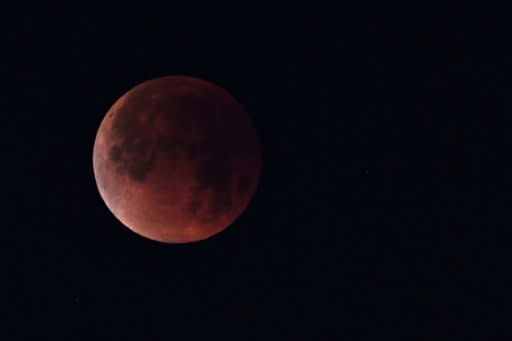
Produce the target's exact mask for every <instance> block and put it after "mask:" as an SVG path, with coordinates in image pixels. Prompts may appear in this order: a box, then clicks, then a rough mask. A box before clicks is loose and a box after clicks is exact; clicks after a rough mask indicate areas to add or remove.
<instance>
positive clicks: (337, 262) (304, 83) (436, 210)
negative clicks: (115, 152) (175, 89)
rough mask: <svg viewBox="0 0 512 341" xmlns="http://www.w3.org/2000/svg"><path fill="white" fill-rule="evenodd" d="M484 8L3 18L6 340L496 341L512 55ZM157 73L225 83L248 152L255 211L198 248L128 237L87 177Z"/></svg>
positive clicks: (293, 6) (164, 11) (183, 9)
mask: <svg viewBox="0 0 512 341" xmlns="http://www.w3.org/2000/svg"><path fill="white" fill-rule="evenodd" d="M498 13H500V10H499V9H498V8H493V7H491V6H489V5H487V6H483V5H481V6H471V5H469V4H465V5H464V6H461V7H457V6H453V8H434V7H432V6H420V5H418V4H416V3H415V4H414V5H410V6H408V7H407V6H393V5H392V4H389V3H387V2H386V3H385V4H384V3H383V4H380V5H375V4H370V3H367V4H364V5H363V4H361V5H359V6H356V5H346V4H332V5H331V6H324V5H321V4H320V3H314V2H313V3H309V4H307V5H306V4H304V5H302V4H300V3H295V2H294V3H291V2H290V3H283V2H273V3H269V4H263V3H260V2H251V3H248V2H244V1H239V2H233V3H228V2H220V1H210V2H201V3H199V2H192V1H191V2H188V1H184V2H177V3H174V4H168V5H159V6H156V5H147V4H145V3H144V2H140V3H138V4H131V3H125V4H122V5H120V4H118V5H110V4H107V3H106V2H105V3H104V4H103V5H101V6H96V7H93V6H90V5H86V4H85V3H84V4H82V3H71V4H68V5H67V7H66V6H64V7H63V6H59V7H58V8H57V7H55V8H52V7H50V6H46V5H43V4H39V5H31V4H27V3H23V4H22V5H20V6H19V8H14V7H12V8H11V7H10V8H8V9H7V10H6V11H4V13H3V16H5V19H4V20H3V21H2V25H3V27H2V32H1V37H2V41H1V46H2V52H1V56H0V61H2V63H1V72H2V83H3V85H2V88H3V91H2V94H1V95H0V96H2V105H1V107H2V113H1V114H2V116H1V117H2V118H1V120H2V128H3V134H2V135H3V136H2V138H5V142H4V144H3V145H4V158H3V161H2V162H3V164H2V165H3V167H2V169H3V172H5V175H4V177H3V180H4V184H3V189H4V190H3V194H4V195H5V197H4V198H5V200H3V202H4V203H3V204H2V205H3V210H4V212H5V219H4V224H3V231H2V232H3V233H2V235H3V236H4V237H2V241H3V245H4V246H3V250H5V251H6V255H5V256H4V257H3V259H4V261H5V262H6V265H5V266H4V267H3V269H4V271H2V272H3V275H2V283H3V284H7V286H6V287H5V289H2V291H3V294H5V295H3V296H5V300H4V299H3V302H6V303H5V304H4V303H2V306H3V307H4V309H5V311H6V313H7V315H8V318H7V319H5V320H3V321H2V322H1V323H2V325H4V327H2V331H3V332H5V333H7V337H6V338H5V339H6V340H7V339H9V340H11V339H12V340H16V339H24V338H25V337H28V336H31V337H39V339H52V340H59V339H63V340H74V339H84V340H93V339H99V340H101V339H123V340H124V339H127V340H128V339H134V340H156V339H167V340H171V339H172V340H175V339H177V340H188V339H195V338H199V339H214V340H249V339H255V340H269V339H270V340H274V339H275V340H301V339H305V340H336V339H340V340H341V339H350V340H380V339H385V338H386V337H387V336H388V335H393V336H394V337H398V336H404V337H406V338H407V339H409V340H432V339H433V338H438V337H439V336H449V337H451V338H452V339H453V337H456V336H459V335H464V334H466V333H467V334H469V335H472V336H473V337H476V338H477V339H482V340H489V339H492V335H493V334H499V333H501V332H502V330H501V329H499V328H497V326H495V322H496V320H495V319H494V318H493V317H491V316H492V312H493V311H495V310H496V309H501V308H502V304H501V303H500V302H502V298H501V296H500V292H501V291H500V286H502V287H503V288H504V282H502V281H500V280H499V278H500V277H501V276H500V273H501V272H502V271H503V269H504V268H505V266H506V265H508V263H507V259H508V260H510V255H509V249H510V246H509V245H508V244H509V243H508V244H507V241H508V240H509V239H510V238H509V237H510V235H509V234H508V233H506V228H507V227H509V226H510V217H509V214H506V213H505V210H506V207H507V208H508V207H509V205H507V204H506V202H505V201H504V198H505V194H503V193H504V192H506V190H505V187H503V186H502V184H501V180H502V179H504V177H503V175H504V174H505V170H506V166H505V165H506V163H507V161H506V160H507V159H508V158H509V154H508V151H507V152H506V153H503V149H500V148H501V147H503V146H505V145H506V143H507V141H506V140H507V136H506V134H505V132H506V130H507V128H508V124H510V120H509V119H508V118H507V116H508V115H509V114H510V109H511V108H512V105H511V101H510V86H509V87H508V88H507V87H503V86H502V85H503V84H504V81H506V80H507V79H508V78H507V77H506V72H505V71H506V70H505V65H506V63H507V61H508V60H510V59H509V58H508V57H509V54H507V47H506V44H507V40H506V39H505V37H506V33H507V32H508V31H507V29H508V28H507V27H505V26H504V25H502V22H503V21H501V20H499V15H498ZM164 75H191V76H195V77H200V78H204V79H207V80H209V81H211V82H213V83H216V84H218V85H220V86H222V87H224V88H226V89H227V90H228V91H230V92H231V93H232V94H233V95H234V96H235V97H236V98H237V99H238V100H239V101H240V102H241V103H242V104H243V105H244V106H245V107H246V108H247V110H248V111H249V113H250V115H251V117H252V118H253V120H254V122H255V125H256V126H257V129H258V131H259V134H260V139H261V144H262V151H263V172H262V178H261V183H260V186H259V189H258V191H257V193H256V195H255V197H254V199H253V201H252V202H251V205H250V207H249V208H248V209H247V211H246V212H245V213H244V214H243V215H242V216H241V217H240V218H239V219H238V220H237V221H236V223H235V224H234V225H232V226H231V227H230V228H228V229H227V230H226V231H225V232H224V233H222V234H219V235H217V236H215V237H213V238H211V239H208V240H206V241H203V242H200V243H194V244H190V245H164V244H160V243H155V242H152V241H149V240H146V239H144V238H142V237H140V236H138V235H136V234H134V233H132V232H130V231H129V230H128V229H126V228H124V227H123V226H122V225H121V224H120V223H119V222H118V221H117V220H116V219H115V218H114V217H113V216H112V214H111V213H110V212H109V211H108V209H107V208H106V206H105V205H104V203H103V202H102V200H101V198H100V196H99V194H98V191H97V188H96V184H95V181H94V176H93V172H92V148H93V143H94V138H95V134H96V131H97V128H98V126H99V123H100V121H101V119H102V118H103V116H104V114H105V113H106V112H107V110H108V109H109V107H110V106H111V105H112V104H113V103H114V101H115V100H117V99H118V98H119V97H120V96H121V95H122V94H123V93H125V92H126V91H127V90H129V89H130V88H132V87H133V86H135V85H137V84H139V83H141V82H143V81H145V80H148V79H151V78H155V77H160V76H164ZM505 114H507V115H505ZM509 204H510V202H509ZM507 212H509V210H507ZM505 247H506V248H505ZM504 313H505V312H504V311H503V314H504ZM395 339H396V338H395Z"/></svg>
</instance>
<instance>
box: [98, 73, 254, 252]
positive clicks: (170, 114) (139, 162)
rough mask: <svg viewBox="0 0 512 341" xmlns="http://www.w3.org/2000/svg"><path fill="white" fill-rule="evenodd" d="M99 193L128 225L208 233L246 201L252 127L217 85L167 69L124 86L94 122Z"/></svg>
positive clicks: (194, 236) (167, 237) (154, 231)
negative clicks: (161, 74)
mask: <svg viewBox="0 0 512 341" xmlns="http://www.w3.org/2000/svg"><path fill="white" fill-rule="evenodd" d="M93 169H94V176H95V179H96V184H97V186H98V189H99V193H100V195H101V197H102V199H103V200H104V202H105V204H106V205H107V207H108V208H109V209H110V210H111V211H112V213H113V214H114V216H115V217H117V219H119V220H120V221H121V222H122V223H123V224H124V225H126V226H127V227H128V228H130V229H131V230H132V231H134V232H136V233H138V234H140V235H142V236H144V237H147V238H149V239H152V240H156V241H160V242H165V243H188V242H193V241H198V240H202V239H206V238H208V237H211V236H213V235H215V234H217V233H219V232H221V231H222V230H224V229H225V228H226V227H227V226H229V225H230V224H232V223H233V222H234V221H235V219H237V218H238V217H239V215H240V214H241V213H242V212H243V211H244V210H245V209H246V208H247V206H248V204H249V202H250V200H251V199H252V197H253V195H254V193H255V191H256V188H257V185H258V181H259V176H260V169H261V157H260V148H259V143H258V138H257V134H256V130H255V127H254V125H253V123H252V121H251V119H250V117H249V115H248V113H247V112H246V111H245V110H244V108H243V107H242V106H241V105H240V104H239V103H238V102H237V101H236V100H235V99H234V98H233V97H232V96H231V95H230V94H229V93H228V92H227V91H226V90H224V89H222V88H220V87H218V86H216V85H214V84H212V83H210V82H208V81H205V80H201V79H197V78H193V77H186V76H168V77H161V78H156V79H153V80H149V81H146V82H144V83H142V84H139V85H138V86H136V87H134V88H133V89H131V90H130V91H128V92H127V93H126V94H124V95H123V96H122V97H121V98H119V100H118V101H117V102H115V103H114V105H113V106H112V107H111V108H110V110H109V111H108V112H107V114H106V116H105V117H104V119H103V121H102V122H101V124H100V127H99V129H98V132H97V135H96V140H95V143H94V151H93Z"/></svg>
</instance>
